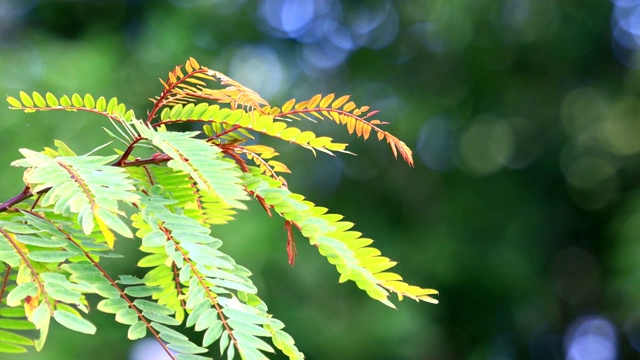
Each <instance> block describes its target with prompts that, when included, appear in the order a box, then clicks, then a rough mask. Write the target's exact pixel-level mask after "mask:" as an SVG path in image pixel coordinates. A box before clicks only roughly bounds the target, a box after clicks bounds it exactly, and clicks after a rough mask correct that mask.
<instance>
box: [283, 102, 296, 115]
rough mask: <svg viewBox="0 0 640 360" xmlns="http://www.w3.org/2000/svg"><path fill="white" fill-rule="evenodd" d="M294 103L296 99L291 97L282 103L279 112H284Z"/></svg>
mask: <svg viewBox="0 0 640 360" xmlns="http://www.w3.org/2000/svg"><path fill="white" fill-rule="evenodd" d="M295 103H296V99H291V100H289V101H287V102H286V103H284V105H282V109H281V112H283V113H286V112H289V110H291V109H292V108H293V104H295Z"/></svg>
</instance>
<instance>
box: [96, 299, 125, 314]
mask: <svg viewBox="0 0 640 360" xmlns="http://www.w3.org/2000/svg"><path fill="white" fill-rule="evenodd" d="M128 307H129V304H128V303H127V302H126V301H125V300H124V299H122V298H119V297H117V298H113V299H104V300H102V301H100V302H99V303H98V306H97V308H98V310H100V311H102V312H104V313H107V314H116V313H117V312H118V311H120V310H122V309H127V308H128Z"/></svg>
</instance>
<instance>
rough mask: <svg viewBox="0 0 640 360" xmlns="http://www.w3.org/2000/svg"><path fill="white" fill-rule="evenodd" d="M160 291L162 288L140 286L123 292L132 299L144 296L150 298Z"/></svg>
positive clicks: (130, 287)
mask: <svg viewBox="0 0 640 360" xmlns="http://www.w3.org/2000/svg"><path fill="white" fill-rule="evenodd" d="M161 290H162V288H160V287H157V286H144V285H141V286H129V287H128V288H126V289H125V290H124V292H125V294H127V295H131V296H133V297H146V296H151V295H153V294H155V293H157V292H159V291H161Z"/></svg>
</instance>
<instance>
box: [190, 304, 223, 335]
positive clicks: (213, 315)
mask: <svg viewBox="0 0 640 360" xmlns="http://www.w3.org/2000/svg"><path fill="white" fill-rule="evenodd" d="M216 321H220V320H218V311H217V310H216V309H209V310H207V311H206V312H205V313H204V314H202V315H201V316H200V317H199V318H198V321H196V325H195V327H194V330H195V331H202V330H204V329H207V328H209V327H211V326H212V325H213V324H215V322H216Z"/></svg>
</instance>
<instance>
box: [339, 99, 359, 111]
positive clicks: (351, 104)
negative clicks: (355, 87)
mask: <svg viewBox="0 0 640 360" xmlns="http://www.w3.org/2000/svg"><path fill="white" fill-rule="evenodd" d="M355 108H356V103H354V102H353V101H349V102H348V103H347V104H346V105H345V106H344V107H343V108H342V110H344V111H351V110H353V109H355Z"/></svg>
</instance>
